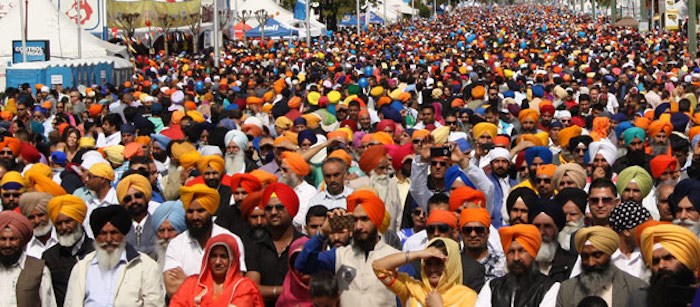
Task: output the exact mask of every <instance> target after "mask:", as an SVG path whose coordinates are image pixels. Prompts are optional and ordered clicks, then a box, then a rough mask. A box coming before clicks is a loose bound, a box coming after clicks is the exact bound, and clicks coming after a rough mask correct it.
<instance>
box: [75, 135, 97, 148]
mask: <svg viewBox="0 0 700 307" xmlns="http://www.w3.org/2000/svg"><path fill="white" fill-rule="evenodd" d="M78 147H80V148H95V139H93V138H92V137H89V136H84V137H81V138H80V140H79V141H78Z"/></svg>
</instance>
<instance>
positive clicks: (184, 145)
mask: <svg viewBox="0 0 700 307" xmlns="http://www.w3.org/2000/svg"><path fill="white" fill-rule="evenodd" d="M190 151H197V148H194V146H192V144H190V143H188V142H181V143H174V144H173V146H172V147H170V153H171V154H170V155H171V156H172V158H173V159H175V161H178V162H179V161H180V157H181V156H182V155H184V154H185V153H188V152H190Z"/></svg>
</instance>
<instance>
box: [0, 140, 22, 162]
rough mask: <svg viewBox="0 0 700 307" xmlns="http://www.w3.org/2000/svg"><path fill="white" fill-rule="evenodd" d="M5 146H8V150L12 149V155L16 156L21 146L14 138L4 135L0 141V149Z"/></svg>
mask: <svg viewBox="0 0 700 307" xmlns="http://www.w3.org/2000/svg"><path fill="white" fill-rule="evenodd" d="M5 147H8V148H10V150H11V151H12V155H13V156H15V157H17V155H19V151H20V149H21V148H22V143H21V142H20V141H19V140H18V139H16V138H12V137H9V136H6V137H5V138H4V139H3V140H2V143H0V149H4V148H5Z"/></svg>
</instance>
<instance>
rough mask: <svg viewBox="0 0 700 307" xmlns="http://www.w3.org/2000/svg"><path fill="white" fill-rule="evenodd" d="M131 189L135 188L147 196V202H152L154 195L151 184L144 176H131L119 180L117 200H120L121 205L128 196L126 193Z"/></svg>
mask: <svg viewBox="0 0 700 307" xmlns="http://www.w3.org/2000/svg"><path fill="white" fill-rule="evenodd" d="M129 188H134V189H136V190H137V191H139V192H142V193H143V194H145V195H146V201H150V200H151V194H152V193H153V189H152V188H151V182H150V181H148V179H147V178H146V177H144V176H142V175H139V174H131V175H129V176H126V177H124V178H122V180H119V184H117V199H119V203H122V201H123V200H124V196H126V193H127V192H128V191H129Z"/></svg>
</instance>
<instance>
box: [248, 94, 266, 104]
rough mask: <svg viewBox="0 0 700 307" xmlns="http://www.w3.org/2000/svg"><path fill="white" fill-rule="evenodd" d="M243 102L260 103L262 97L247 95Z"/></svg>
mask: <svg viewBox="0 0 700 307" xmlns="http://www.w3.org/2000/svg"><path fill="white" fill-rule="evenodd" d="M245 103H246V104H262V103H263V100H262V98H258V97H253V96H248V98H246V99H245Z"/></svg>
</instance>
